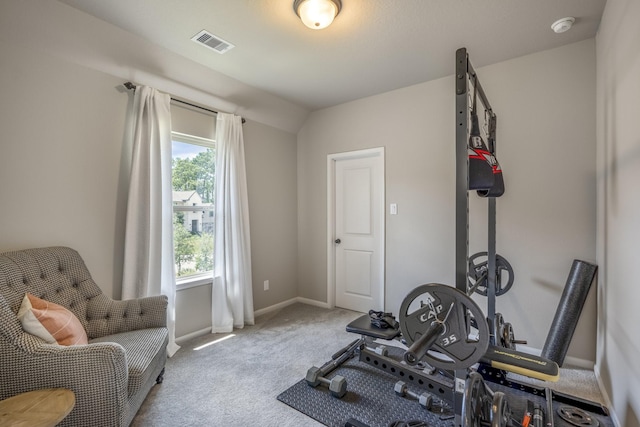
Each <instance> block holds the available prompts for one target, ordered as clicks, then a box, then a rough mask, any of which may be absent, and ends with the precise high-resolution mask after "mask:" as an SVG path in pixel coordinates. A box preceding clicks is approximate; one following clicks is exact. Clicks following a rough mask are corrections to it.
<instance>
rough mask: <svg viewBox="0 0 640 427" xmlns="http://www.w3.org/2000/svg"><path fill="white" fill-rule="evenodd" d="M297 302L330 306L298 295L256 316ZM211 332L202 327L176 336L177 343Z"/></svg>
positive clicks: (258, 312) (258, 311)
mask: <svg viewBox="0 0 640 427" xmlns="http://www.w3.org/2000/svg"><path fill="white" fill-rule="evenodd" d="M296 303H302V304H308V305H313V306H316V307H322V308H329V304H327V303H326V302H321V301H316V300H312V299H309V298H301V297H296V298H291V299H289V300H286V301H282V302H279V303H278V304H274V305H271V306H269V307H265V308H261V309H260V310H256V311H254V312H253V315H254V317H258V316H262V315H263V314H267V313H270V312H272V311H276V310H280V309H281V308H285V307H287V306H290V305H293V304H296ZM210 333H211V327H208V328H204V329H200V330H198V331H194V332H190V333H188V334H186V335H182V336H180V337H177V338H176V344H178V345H180V344H181V343H183V342H185V341H189V340H191V339H193V338H198V337H201V336H202V335H207V334H210Z"/></svg>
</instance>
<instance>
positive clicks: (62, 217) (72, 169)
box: [0, 41, 297, 336]
mask: <svg viewBox="0 0 640 427" xmlns="http://www.w3.org/2000/svg"><path fill="white" fill-rule="evenodd" d="M0 54H1V56H2V67H0V91H1V92H2V94H3V97H2V101H1V105H2V114H0V129H2V130H3V136H2V139H1V142H0V182H1V183H2V184H1V185H0V200H1V201H2V202H1V203H2V209H1V210H0V251H5V250H13V249H24V248H29V247H37V246H48V245H65V246H70V247H73V248H75V249H76V250H78V251H79V252H80V254H81V256H82V257H83V258H84V260H85V262H86V263H87V266H88V268H89V270H90V271H91V273H92V275H93V277H94V279H95V280H96V282H97V283H98V284H99V285H100V287H101V288H102V290H103V291H104V292H105V293H106V294H107V295H111V296H114V297H116V298H118V297H119V296H120V283H121V277H122V259H123V239H124V220H125V212H126V197H127V189H128V185H127V182H128V174H129V158H130V149H131V148H130V147H127V146H125V145H124V144H123V140H124V139H125V138H124V135H125V122H126V117H127V109H128V107H129V104H130V94H128V93H124V92H122V91H121V90H120V89H121V88H120V86H121V84H122V82H123V80H122V79H120V78H118V77H114V76H110V75H108V74H105V73H101V72H99V71H95V70H93V69H90V68H85V67H83V66H80V65H78V64H76V63H72V62H69V61H67V60H65V59H62V58H59V57H55V56H51V55H48V54H46V53H44V52H42V51H40V50H38V49H37V48H32V47H29V46H24V45H20V44H18V43H13V42H7V41H2V42H0ZM244 126H245V127H244V136H245V155H246V162H247V168H248V171H247V175H248V176H247V179H248V189H249V204H250V219H251V232H252V257H253V260H254V264H253V283H254V294H255V295H254V306H255V308H256V310H258V309H261V308H264V307H268V306H270V305H273V304H275V303H277V302H282V301H284V300H288V299H290V298H293V297H295V296H296V295H297V283H296V268H295V265H296V262H297V255H296V226H295V220H296V204H297V202H296V190H295V188H296V184H295V177H296V164H295V159H296V136H295V135H294V134H291V133H288V132H286V131H283V130H279V129H276V128H273V127H271V126H268V125H264V124H261V123H258V122H255V121H251V120H248V121H247V123H246V124H245V125H244ZM267 279H269V280H270V285H271V286H270V287H271V289H270V290H269V291H267V292H265V291H263V285H262V283H263V281H264V280H267ZM208 295H210V287H206V286H205V287H204V288H202V289H201V288H193V289H188V290H185V291H182V292H181V293H180V295H179V296H178V298H177V303H176V304H177V307H178V308H177V310H178V311H177V318H178V320H177V324H176V330H177V335H178V336H181V335H184V334H188V333H190V332H194V331H197V330H200V329H202V328H205V327H207V326H210V324H211V323H210V311H209V309H208V307H209V306H210V297H209V296H208ZM203 300H204V301H203ZM203 325H204V326H203Z"/></svg>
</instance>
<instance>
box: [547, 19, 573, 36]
mask: <svg viewBox="0 0 640 427" xmlns="http://www.w3.org/2000/svg"><path fill="white" fill-rule="evenodd" d="M574 22H576V18H573V17H571V16H567V17H566V18H562V19H558V20H557V21H556V22H554V23H553V24H551V29H552V30H553V31H555V32H556V33H564V32H565V31H569V30H570V29H571V27H572V26H573V23H574Z"/></svg>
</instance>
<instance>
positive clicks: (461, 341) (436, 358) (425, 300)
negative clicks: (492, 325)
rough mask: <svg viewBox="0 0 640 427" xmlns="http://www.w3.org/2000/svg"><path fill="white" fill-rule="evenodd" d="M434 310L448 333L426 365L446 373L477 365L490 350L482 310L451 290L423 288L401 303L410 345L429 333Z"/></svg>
mask: <svg viewBox="0 0 640 427" xmlns="http://www.w3.org/2000/svg"><path fill="white" fill-rule="evenodd" d="M420 298H422V299H420ZM429 302H431V304H429ZM432 306H433V309H435V314H436V316H437V318H438V319H439V321H444V326H445V329H444V332H443V333H442V334H441V335H440V337H438V339H437V341H436V342H435V344H434V345H433V346H432V347H431V350H430V351H429V352H427V354H426V355H425V356H424V359H425V361H426V362H427V363H428V364H430V365H431V366H435V367H436V368H440V369H445V370H454V369H466V368H468V367H470V366H472V365H473V364H475V363H476V362H478V361H479V360H480V358H481V357H482V356H483V355H484V354H485V353H486V351H487V348H488V346H489V326H488V324H487V321H486V319H485V317H484V314H483V313H482V310H481V309H480V307H478V305H477V304H476V303H475V302H474V301H473V300H472V299H471V298H470V297H469V296H467V294H465V293H464V292H462V291H460V290H458V289H456V288H454V287H451V286H446V285H441V284H437V283H431V284H427V285H421V286H418V287H417V288H415V289H414V290H413V291H411V292H410V293H409V295H407V296H406V297H405V299H404V300H403V301H402V304H401V305H400V313H399V323H400V330H401V331H402V336H403V338H404V339H405V340H406V342H407V345H408V346H410V345H411V344H413V343H414V342H415V341H416V340H417V339H418V338H420V336H422V335H423V334H424V333H425V332H426V331H427V330H428V329H429V326H430V325H431V323H432V322H433V321H434V318H433V310H432V308H431V307H432ZM410 310H411V311H410ZM449 310H451V312H450V313H449ZM447 314H448V315H447ZM445 317H446V320H445Z"/></svg>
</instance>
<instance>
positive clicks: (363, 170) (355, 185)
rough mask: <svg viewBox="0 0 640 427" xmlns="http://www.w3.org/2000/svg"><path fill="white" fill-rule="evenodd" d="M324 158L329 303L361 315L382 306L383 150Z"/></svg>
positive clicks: (380, 308)
mask: <svg viewBox="0 0 640 427" xmlns="http://www.w3.org/2000/svg"><path fill="white" fill-rule="evenodd" d="M329 157H330V164H329V166H330V168H331V169H332V171H330V172H333V177H334V180H333V183H334V186H333V188H330V189H329V195H330V197H331V195H333V200H334V204H333V206H334V209H333V212H330V213H329V215H330V217H332V219H333V230H330V231H332V232H331V233H330V236H332V241H331V242H329V245H330V246H331V247H332V249H333V266H334V271H333V277H334V283H335V305H336V306H338V307H342V308H346V309H350V310H354V311H360V312H363V313H366V312H368V311H369V310H371V309H373V310H383V309H384V211H385V209H384V206H385V205H384V203H385V201H384V150H383V149H372V150H362V151H357V152H350V153H341V154H339V155H332V156H329ZM331 161H332V162H333V163H331ZM330 181H331V180H330ZM331 273H332V272H330V274H331Z"/></svg>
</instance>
